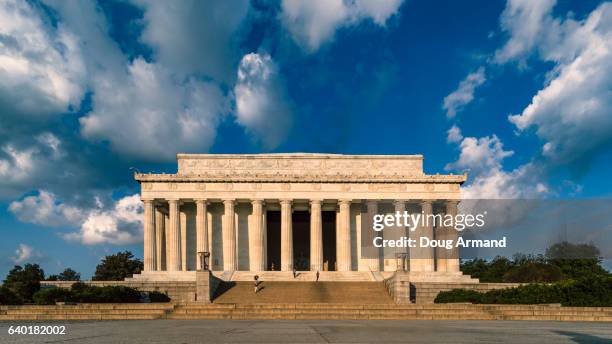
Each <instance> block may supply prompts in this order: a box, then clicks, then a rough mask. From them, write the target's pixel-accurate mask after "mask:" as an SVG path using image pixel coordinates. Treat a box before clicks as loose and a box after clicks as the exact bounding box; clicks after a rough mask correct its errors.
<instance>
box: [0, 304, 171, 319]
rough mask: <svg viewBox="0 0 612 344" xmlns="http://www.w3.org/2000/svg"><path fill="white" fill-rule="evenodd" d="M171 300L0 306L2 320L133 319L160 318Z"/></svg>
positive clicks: (164, 314) (168, 307)
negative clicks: (165, 301) (160, 301)
mask: <svg viewBox="0 0 612 344" xmlns="http://www.w3.org/2000/svg"><path fill="white" fill-rule="evenodd" d="M173 309H174V305H173V304H171V303H106V304H100V303H98V304H78V305H51V306H38V305H26V306H0V320H133V319H160V318H164V317H165V316H166V313H169V312H171V311H172V310H173Z"/></svg>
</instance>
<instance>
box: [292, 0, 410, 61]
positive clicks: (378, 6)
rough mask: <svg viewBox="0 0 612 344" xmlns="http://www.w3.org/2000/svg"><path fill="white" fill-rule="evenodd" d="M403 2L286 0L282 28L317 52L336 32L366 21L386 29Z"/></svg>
mask: <svg viewBox="0 0 612 344" xmlns="http://www.w3.org/2000/svg"><path fill="white" fill-rule="evenodd" d="M402 2H403V0H354V1H348V0H311V1H300V0H283V2H282V5H281V7H282V13H281V15H280V18H281V21H282V23H283V26H284V27H285V28H286V29H288V30H289V32H290V34H291V36H292V37H293V39H294V40H295V41H296V42H298V43H299V44H300V45H301V46H302V47H303V48H304V49H305V50H308V51H311V52H312V51H315V50H317V49H318V48H319V47H320V46H321V45H322V44H323V43H324V42H325V41H329V40H332V39H333V37H334V34H335V32H336V30H337V29H339V28H341V27H343V26H349V25H353V24H355V23H358V22H360V21H362V20H364V19H371V20H372V21H373V22H374V23H376V24H377V25H380V26H384V25H385V23H386V22H387V20H388V19H389V18H390V17H391V16H393V15H394V14H395V13H397V11H398V9H399V8H400V5H401V4H402Z"/></svg>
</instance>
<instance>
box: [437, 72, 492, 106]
mask: <svg viewBox="0 0 612 344" xmlns="http://www.w3.org/2000/svg"><path fill="white" fill-rule="evenodd" d="M485 81H486V76H485V69H484V67H480V68H478V70H477V71H475V72H473V73H470V74H468V76H467V77H466V78H465V79H464V80H462V81H461V82H460V83H459V87H457V89H456V90H455V91H453V92H452V93H451V94H449V95H448V96H446V97H445V98H444V105H443V106H442V108H443V109H445V110H446V116H447V117H455V115H456V114H457V112H458V111H461V110H462V109H463V108H464V107H465V106H466V105H467V104H469V103H471V102H472V100H474V91H475V90H476V88H477V87H478V86H481V85H482V84H484V83H485Z"/></svg>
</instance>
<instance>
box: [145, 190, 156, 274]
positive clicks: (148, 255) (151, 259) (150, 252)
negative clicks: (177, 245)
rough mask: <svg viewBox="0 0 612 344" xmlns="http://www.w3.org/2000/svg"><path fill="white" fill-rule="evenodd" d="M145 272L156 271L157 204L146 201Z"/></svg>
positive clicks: (149, 200)
mask: <svg viewBox="0 0 612 344" xmlns="http://www.w3.org/2000/svg"><path fill="white" fill-rule="evenodd" d="M143 202H144V271H155V265H156V264H155V263H156V258H155V250H156V245H155V204H154V203H153V202H154V201H153V200H152V199H144V200H143Z"/></svg>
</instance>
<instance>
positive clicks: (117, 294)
mask: <svg viewBox="0 0 612 344" xmlns="http://www.w3.org/2000/svg"><path fill="white" fill-rule="evenodd" d="M70 291H71V293H72V299H73V301H76V302H84V303H136V302H140V301H141V297H140V292H139V291H138V290H136V289H134V288H129V287H125V286H106V287H96V286H89V285H86V284H84V283H75V284H74V285H73V286H72V288H71V290H70Z"/></svg>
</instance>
